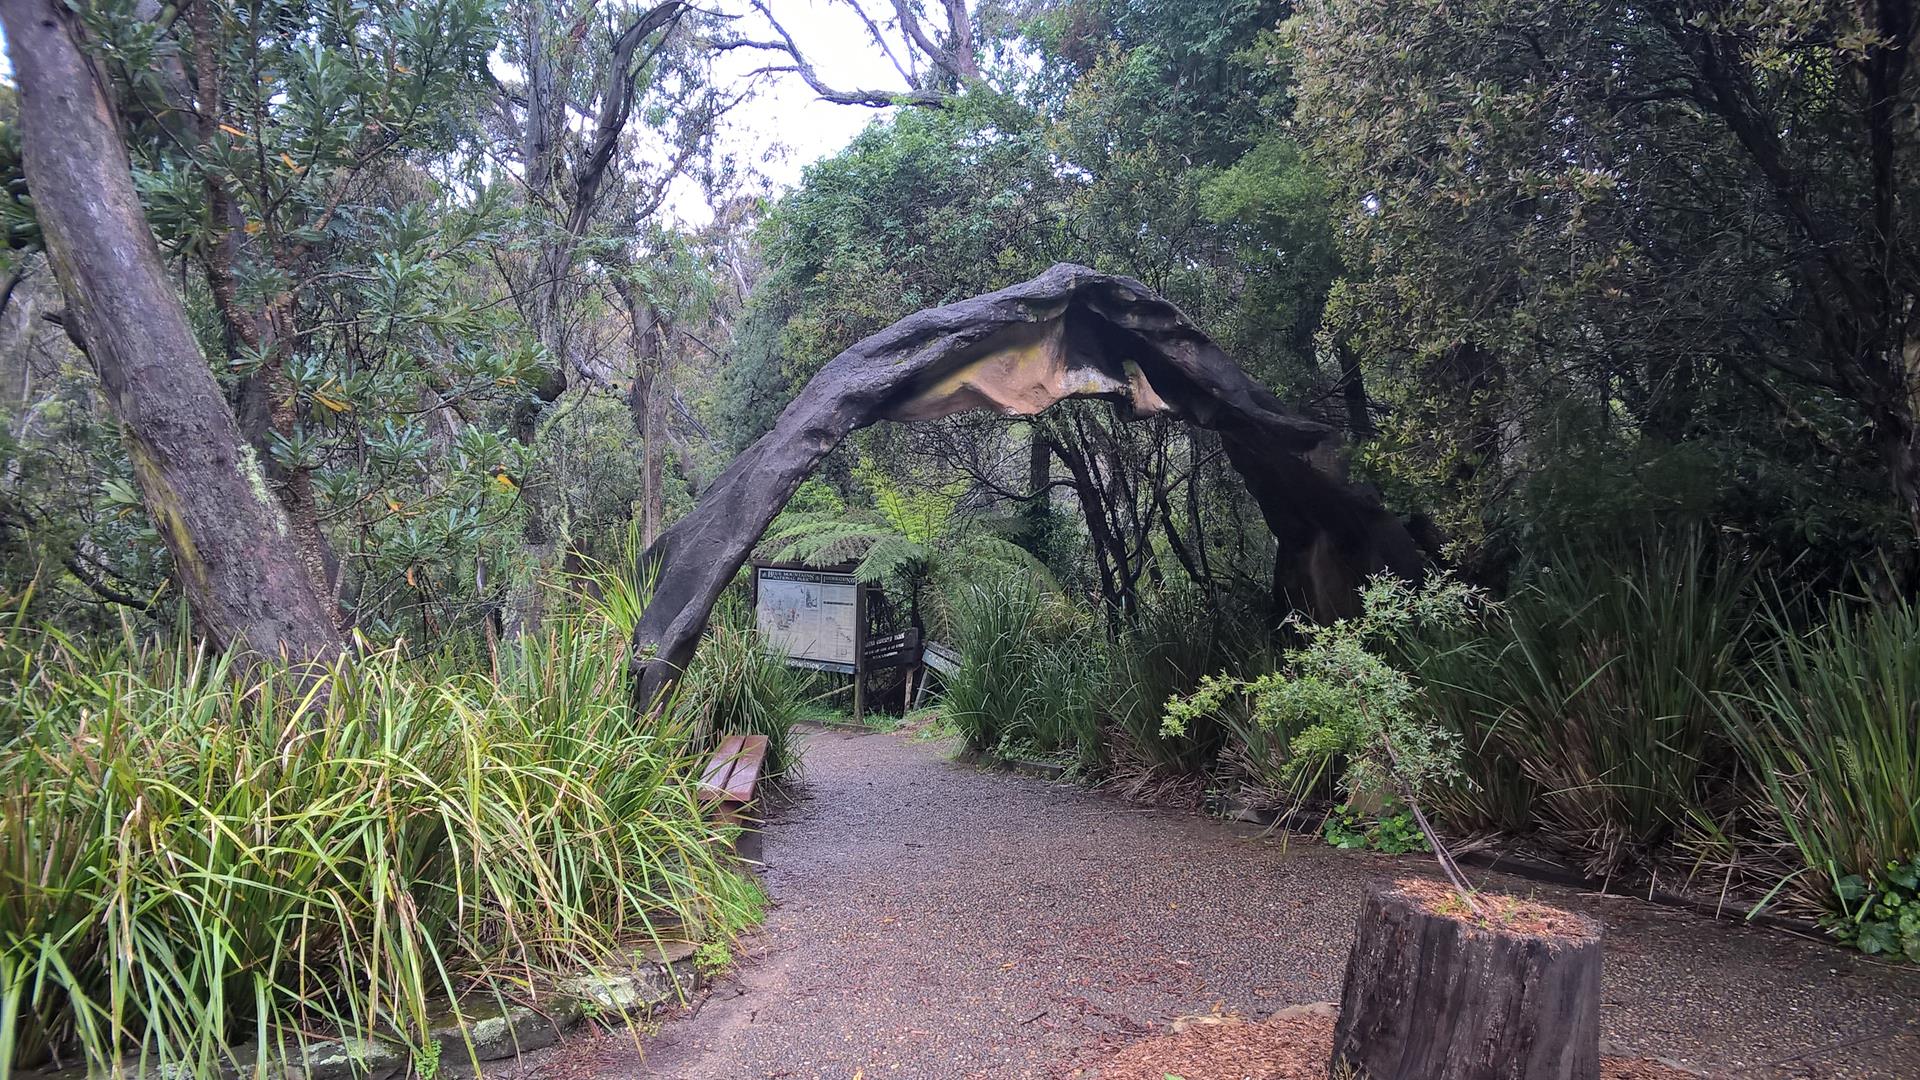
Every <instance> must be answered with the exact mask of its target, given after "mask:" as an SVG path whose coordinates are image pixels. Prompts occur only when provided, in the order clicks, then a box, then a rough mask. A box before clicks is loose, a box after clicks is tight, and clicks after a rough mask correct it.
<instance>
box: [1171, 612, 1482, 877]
mask: <svg viewBox="0 0 1920 1080" xmlns="http://www.w3.org/2000/svg"><path fill="white" fill-rule="evenodd" d="M1482 602H1483V598H1482V597H1481V596H1480V594H1479V593H1477V592H1476V591H1475V590H1473V589H1470V588H1467V587H1466V586H1463V585H1461V584H1460V583H1458V582H1456V581H1453V580H1452V579H1450V578H1449V577H1447V576H1446V575H1444V574H1442V575H1438V576H1436V577H1434V578H1432V579H1430V580H1429V581H1427V582H1426V583H1425V584H1423V585H1421V586H1420V587H1418V588H1415V587H1413V586H1412V585H1409V584H1408V583H1406V582H1405V581H1402V580H1401V579H1399V578H1396V577H1393V576H1391V575H1386V574H1383V575H1380V576H1378V577H1375V578H1373V579H1372V580H1370V581H1368V582H1367V586H1366V588H1365V589H1364V590H1363V591H1362V594H1361V611H1360V614H1359V615H1357V616H1354V617H1353V618H1345V619H1336V620H1335V621H1333V622H1331V623H1327V624H1325V625H1318V626H1316V625H1311V624H1309V623H1306V622H1305V621H1304V620H1300V619H1296V620H1294V621H1293V622H1292V623H1291V628H1292V629H1293V630H1294V631H1295V632H1296V633H1298V634H1299V636H1300V640H1301V644H1300V645H1299V646H1298V647H1296V648H1292V649H1288V650H1287V652H1286V655H1285V656H1284V657H1283V658H1282V661H1283V662H1282V665H1281V668H1280V670H1278V671H1275V672H1271V673H1269V674H1266V675H1261V676H1258V677H1256V678H1252V679H1241V678H1235V677H1232V676H1225V675H1215V676H1209V677H1207V678H1206V679H1204V680H1202V682H1201V684H1200V687H1199V688H1198V689H1197V690H1195V691H1194V692H1193V693H1192V694H1190V695H1188V696H1186V697H1184V698H1177V699H1174V700H1171V701H1169V702H1167V707H1166V715H1165V719H1164V721H1163V722H1164V724H1165V725H1166V728H1167V730H1168V731H1169V732H1170V733H1176V734H1177V733H1178V732H1179V731H1180V730H1182V729H1183V728H1186V727H1187V726H1189V725H1190V724H1192V723H1193V722H1194V720H1195V719H1197V718H1199V717H1203V716H1206V715H1208V714H1211V713H1215V712H1217V711H1218V710H1219V709H1220V708H1221V706H1222V705H1223V704H1224V703H1225V702H1227V701H1229V700H1231V699H1234V698H1244V699H1246V700H1247V701H1248V702H1250V703H1251V705H1252V708H1253V715H1254V718H1255V719H1256V721H1258V722H1259V723H1261V724H1263V725H1264V726H1268V727H1274V728H1279V729H1282V730H1289V731H1296V732H1297V734H1295V735H1294V736H1293V741H1292V743H1291V745H1290V747H1289V750H1290V758H1289V760H1288V762H1287V768H1286V774H1287V775H1288V777H1289V778H1290V779H1292V780H1293V781H1294V782H1295V785H1296V786H1295V789H1294V790H1295V793H1296V798H1304V793H1305V792H1306V791H1308V790H1310V789H1311V787H1312V786H1313V785H1314V784H1316V783H1317V782H1318V781H1319V780H1320V778H1321V777H1322V776H1324V775H1326V774H1327V773H1329V772H1337V773H1338V774H1339V776H1340V787H1341V788H1342V789H1343V790H1345V791H1347V792H1348V793H1349V794H1351V795H1354V796H1358V797H1361V798H1365V799H1374V800H1381V801H1383V802H1384V801H1385V800H1387V799H1394V800H1399V801H1400V802H1403V803H1404V804H1405V805H1406V807H1407V809H1408V811H1410V812H1411V814H1412V816H1413V822H1414V824H1415V826H1416V827H1417V828H1418V829H1419V831H1420V832H1421V833H1422V835H1423V836H1424V837H1425V838H1426V840H1427V842H1428V844H1429V846H1431V847H1432V849H1433V851H1434V854H1435V855H1436V856H1438V857H1439V860H1440V866H1441V868H1442V869H1443V870H1445V871H1446V873H1447V876H1448V878H1449V879H1450V880H1452V882H1453V884H1454V887H1455V888H1456V889H1457V890H1458V891H1459V892H1460V895H1461V897H1462V899H1463V900H1465V901H1466V902H1467V903H1468V904H1469V906H1471V905H1472V904H1473V900H1472V897H1471V889H1470V888H1469V887H1468V886H1467V884H1466V881H1465V879H1464V878H1462V877H1461V876H1460V874H1459V871H1458V869H1457V867H1455V865H1454V863H1453V861H1452V859H1451V858H1450V857H1449V855H1448V853H1447V851H1446V849H1445V848H1444V847H1442V846H1441V845H1440V843H1439V842H1438V838H1437V837H1436V836H1435V835H1434V833H1433V830H1432V828H1431V827H1430V826H1429V824H1428V822H1427V819H1426V817H1425V815H1424V813H1423V812H1422V811H1421V808H1420V801H1421V800H1422V799H1424V798H1425V797H1426V796H1427V794H1428V793H1429V792H1431V791H1432V790H1434V789H1435V788H1438V787H1441V786H1443V785H1445V784H1448V783H1451V782H1454V781H1456V780H1457V779H1458V778H1459V776H1460V771H1459V767H1458V758H1459V745H1458V742H1457V740H1456V739H1455V738H1454V736H1453V734H1452V733H1451V732H1449V731H1447V730H1446V729H1445V728H1443V727H1440V726H1439V725H1438V724H1436V723H1434V722H1433V720H1432V719H1431V718H1430V717H1429V715H1428V713H1427V710H1426V705H1425V702H1424V701H1423V699H1422V691H1421V686H1420V683H1419V681H1418V678H1417V677H1416V676H1415V675H1414V674H1413V673H1412V672H1410V671H1408V670H1406V669H1405V668H1403V667H1401V666H1399V665H1398V663H1397V661H1396V660H1395V658H1394V657H1393V656H1392V655H1391V654H1390V651H1389V650H1391V648H1392V646H1394V645H1395V644H1396V643H1397V642H1400V641H1403V640H1404V639H1406V638H1407V637H1408V636H1409V635H1410V634H1413V633H1416V632H1419V631H1420V630H1422V629H1426V628H1434V629H1440V630H1445V629H1447V628H1450V627H1455V626H1459V625H1461V624H1463V623H1465V622H1466V621H1467V620H1468V619H1469V617H1470V616H1471V614H1472V612H1473V610H1474V609H1475V608H1476V607H1478V606H1480V605H1481V604H1482Z"/></svg>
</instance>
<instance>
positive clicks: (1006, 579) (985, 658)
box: [940, 575, 1110, 771]
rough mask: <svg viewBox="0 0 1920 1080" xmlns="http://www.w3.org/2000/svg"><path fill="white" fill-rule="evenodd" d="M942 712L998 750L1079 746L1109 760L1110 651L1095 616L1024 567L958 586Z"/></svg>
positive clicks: (1087, 758)
mask: <svg viewBox="0 0 1920 1080" xmlns="http://www.w3.org/2000/svg"><path fill="white" fill-rule="evenodd" d="M954 627H955V631H956V635H955V641H954V647H955V649H956V650H957V651H958V652H959V654H960V670H959V671H958V672H956V673H955V674H954V675H953V676H952V677H951V678H949V679H947V680H946V693H945V695H944V697H943V699H942V701H941V710H940V711H941V715H942V717H943V718H944V719H945V720H946V721H948V722H950V723H952V724H953V725H954V726H955V727H957V728H959V730H960V732H961V734H962V735H963V736H964V737H965V738H966V741H967V745H969V746H970V747H972V748H973V749H975V750H979V751H982V752H985V753H991V754H998V755H1002V756H1021V755H1032V754H1038V755H1054V754H1070V755H1073V757H1074V759H1075V761H1076V762H1077V764H1078V765H1079V766H1080V767H1081V769H1083V770H1086V771H1091V770H1093V769H1095V768H1097V767H1098V766H1099V765H1100V764H1101V763H1102V762H1103V760H1104V755H1105V751H1106V748H1105V743H1104V741H1103V739H1102V738H1101V731H1100V707H1101V703H1102V701H1103V699H1104V698H1105V697H1106V691H1107V687H1108V685H1109V678H1110V675H1109V668H1108V664H1107V657H1106V654H1105V651H1104V649H1103V648H1102V645H1103V642H1102V641H1101V639H1100V637H1099V632H1098V630H1097V629H1096V628H1095V626H1094V624H1093V621H1092V619H1091V618H1090V617H1089V616H1088V615H1086V614H1085V613H1082V612H1079V611H1075V610H1074V609H1073V607H1072V606H1071V605H1070V604H1067V603H1065V602H1064V599H1063V598H1062V597H1060V596H1058V595H1057V594H1053V593H1049V592H1045V591H1043V590H1042V589H1041V588H1040V587H1039V586H1037V585H1036V584H1035V583H1034V581H1033V580H1032V579H1031V578H1029V577H1025V576H1019V575H1003V576H994V577H988V578H986V579H984V580H980V581H976V582H975V583H973V584H972V585H969V586H967V587H965V588H964V589H963V590H962V591H961V593H960V596H959V601H958V604H957V607H956V612H955V618H954Z"/></svg>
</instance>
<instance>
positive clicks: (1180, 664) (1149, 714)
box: [1107, 585, 1273, 773]
mask: <svg viewBox="0 0 1920 1080" xmlns="http://www.w3.org/2000/svg"><path fill="white" fill-rule="evenodd" d="M1261 623H1262V620H1261V618H1260V616H1259V615H1257V614H1256V613H1255V612H1253V611H1250V610H1247V609H1246V608H1245V607H1243V606H1242V605H1241V604H1239V603H1237V602H1236V599H1235V598H1234V597H1232V596H1228V595H1223V594H1216V595H1214V596H1211V597H1209V596H1207V595H1205V594H1203V593H1201V592H1200V591H1199V589H1197V588H1195V587H1192V586H1177V585H1169V586H1167V587H1165V588H1162V589H1158V590H1154V591H1152V592H1149V593H1147V594H1146V595H1145V596H1143V597H1142V598H1141V603H1140V607H1139V609H1138V610H1137V611H1136V612H1135V613H1134V617H1133V619H1132V620H1131V621H1129V622H1128V623H1127V624H1126V625H1124V626H1123V627H1122V628H1121V630H1120V633H1119V635H1118V636H1117V637H1116V638H1114V640H1113V642H1112V645H1111V646H1110V648H1111V650H1112V654H1113V660H1112V664H1111V667H1112V670H1113V681H1114V691H1115V692H1114V694H1113V696H1112V699H1111V701H1110V703H1109V704H1108V706H1107V713H1108V717H1109V719H1110V720H1111V721H1112V730H1111V733H1110V735H1111V738H1112V739H1113V741H1114V743H1115V747H1114V749H1115V756H1116V757H1119V758H1122V759H1125V760H1127V761H1129V762H1132V763H1136V764H1138V765H1141V766H1145V767H1146V768H1149V769H1160V770H1164V771H1169V772H1173V773H1192V772H1199V771H1201V770H1204V769H1206V768H1208V767H1210V766H1211V765H1212V763H1213V762H1214V760H1215V758H1216V757H1217V756H1218V755H1219V754H1220V753H1221V752H1222V750H1223V749H1224V748H1226V747H1227V746H1228V745H1229V741H1230V739H1232V740H1234V741H1236V742H1237V743H1238V745H1240V746H1244V745H1246V743H1247V740H1248V739H1260V738H1262V737H1264V736H1265V735H1266V734H1267V732H1268V730H1269V729H1267V728H1264V727H1262V726H1261V725H1259V724H1254V723H1249V722H1248V719H1249V718H1248V712H1247V710H1246V709H1244V708H1240V707H1236V705H1235V703H1230V702H1224V703H1222V707H1221V709H1220V710H1218V711H1217V712H1213V713H1208V714H1207V715H1205V716H1195V717H1192V718H1191V719H1190V721H1189V722H1188V723H1186V724H1184V725H1182V726H1181V728H1180V729H1179V730H1178V731H1169V730H1167V728H1166V727H1165V725H1164V724H1163V722H1162V720H1163V717H1164V714H1165V710H1166V705H1167V703H1168V702H1169V701H1172V700H1175V699H1177V698H1180V697H1182V696H1184V695H1186V694H1190V693H1193V692H1194V690H1196V689H1197V688H1198V687H1199V686H1200V685H1201V683H1202V682H1203V681H1204V680H1205V679H1206V678H1207V677H1208V676H1210V675H1212V674H1214V673H1217V672H1222V671H1225V672H1230V673H1233V674H1254V673H1258V672H1263V671H1267V670H1270V669H1271V668H1272V662H1273V657H1272V656H1271V655H1270V650H1269V644H1268V639H1267V635H1266V634H1265V633H1264V629H1263V627H1262V626H1261Z"/></svg>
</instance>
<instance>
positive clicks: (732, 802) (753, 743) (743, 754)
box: [700, 735, 767, 861]
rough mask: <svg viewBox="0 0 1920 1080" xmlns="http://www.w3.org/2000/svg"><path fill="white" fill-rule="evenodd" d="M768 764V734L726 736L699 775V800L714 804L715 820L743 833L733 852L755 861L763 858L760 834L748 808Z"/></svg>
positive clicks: (722, 738)
mask: <svg viewBox="0 0 1920 1080" xmlns="http://www.w3.org/2000/svg"><path fill="white" fill-rule="evenodd" d="M766 763H767V737H766V736H765V735H725V736H722V737H721V739H720V745H719V746H718V747H716V748H715V749H714V751H713V756H712V757H710V758H708V759H707V767H706V770H705V771H704V772H702V773H701V774H700V797H701V798H702V799H703V800H705V801H706V802H708V803H710V804H712V805H713V807H714V815H713V816H714V819H715V820H717V821H720V822H722V823H724V824H727V825H738V826H740V827H741V829H742V830H744V831H743V832H741V834H740V840H739V841H737V842H736V843H735V845H734V850H735V851H737V852H739V854H740V856H741V857H742V858H747V859H753V860H755V861H758V859H759V858H760V832H759V830H758V829H757V828H756V827H755V823H754V821H753V819H752V817H751V816H750V815H749V814H748V812H747V808H748V807H749V806H751V805H752V804H753V796H754V788H755V787H757V786H758V785H759V783H760V770H761V769H762V768H763V767H764V766H765V765H766Z"/></svg>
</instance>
